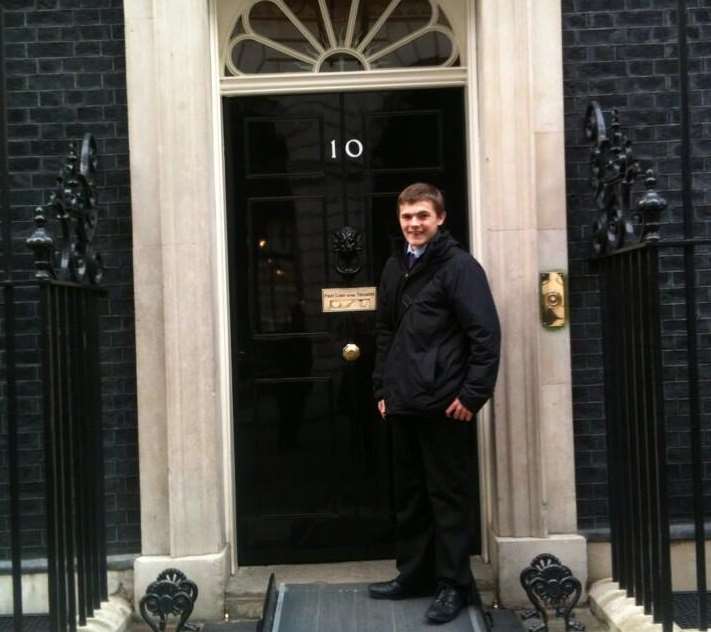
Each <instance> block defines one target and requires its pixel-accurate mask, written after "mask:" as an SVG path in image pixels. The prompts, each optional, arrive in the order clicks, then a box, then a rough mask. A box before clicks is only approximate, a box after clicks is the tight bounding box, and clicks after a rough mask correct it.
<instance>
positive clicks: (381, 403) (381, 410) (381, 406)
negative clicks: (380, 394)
mask: <svg viewBox="0 0 711 632" xmlns="http://www.w3.org/2000/svg"><path fill="white" fill-rule="evenodd" d="M378 412H379V413H380V416H381V417H382V418H383V419H385V414H386V413H385V400H384V399H381V400H380V401H379V402H378Z"/></svg>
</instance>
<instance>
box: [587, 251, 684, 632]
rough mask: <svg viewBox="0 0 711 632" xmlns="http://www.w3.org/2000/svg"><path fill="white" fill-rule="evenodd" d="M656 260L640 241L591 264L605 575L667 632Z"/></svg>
mask: <svg viewBox="0 0 711 632" xmlns="http://www.w3.org/2000/svg"><path fill="white" fill-rule="evenodd" d="M658 261H659V259H658V251H657V248H656V247H655V245H654V244H648V243H647V244H642V245H640V246H635V247H631V248H629V249H626V250H621V251H619V252H616V253H614V254H612V255H609V256H607V257H604V258H602V259H601V260H600V261H599V262H598V264H599V270H600V280H601V288H600V289H601V292H602V299H603V300H602V315H603V319H602V320H603V352H604V356H605V387H606V388H605V400H606V413H607V454H608V465H607V467H608V480H609V502H610V531H611V534H610V535H611V545H612V574H613V578H614V579H615V580H616V581H618V582H619V584H620V587H621V588H624V589H626V590H627V593H628V595H629V596H634V597H635V598H636V599H637V603H638V604H640V605H643V606H644V608H645V611H646V612H647V613H648V614H649V613H652V614H653V615H654V619H655V621H656V622H658V623H659V622H662V623H664V629H665V632H667V631H670V630H671V622H672V620H673V612H672V603H671V596H672V591H671V561H670V547H669V545H670V541H669V513H668V508H667V502H668V493H667V477H666V432H665V423H664V401H663V384H662V365H661V357H662V356H661V336H660V331H659V299H658V289H657V269H658Z"/></svg>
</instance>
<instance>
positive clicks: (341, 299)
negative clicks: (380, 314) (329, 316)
mask: <svg viewBox="0 0 711 632" xmlns="http://www.w3.org/2000/svg"><path fill="white" fill-rule="evenodd" d="M321 302H322V304H323V311H324V312H325V313H332V312H374V311H375V305H376V288H374V287H328V288H323V289H322V290H321Z"/></svg>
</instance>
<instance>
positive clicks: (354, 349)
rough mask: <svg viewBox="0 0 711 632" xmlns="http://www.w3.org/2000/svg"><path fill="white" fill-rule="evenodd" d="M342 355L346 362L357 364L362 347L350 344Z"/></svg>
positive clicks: (344, 348)
mask: <svg viewBox="0 0 711 632" xmlns="http://www.w3.org/2000/svg"><path fill="white" fill-rule="evenodd" d="M341 354H342V355H343V359H344V360H345V361H346V362H355V361H356V360H357V359H358V358H360V347H359V346H358V345H356V344H353V343H352V342H349V343H348V344H347V345H346V346H345V347H343V351H342V352H341Z"/></svg>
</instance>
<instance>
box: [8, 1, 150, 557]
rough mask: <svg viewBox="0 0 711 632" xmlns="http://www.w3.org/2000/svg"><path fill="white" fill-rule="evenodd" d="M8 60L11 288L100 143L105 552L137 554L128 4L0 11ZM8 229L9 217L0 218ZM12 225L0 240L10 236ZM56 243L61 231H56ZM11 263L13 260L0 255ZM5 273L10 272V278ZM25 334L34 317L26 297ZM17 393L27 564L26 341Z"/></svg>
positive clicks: (38, 547) (34, 432)
mask: <svg viewBox="0 0 711 632" xmlns="http://www.w3.org/2000/svg"><path fill="white" fill-rule="evenodd" d="M0 7H2V9H4V11H3V18H4V28H3V32H2V39H3V43H4V50H3V52H4V56H5V80H6V87H7V91H6V94H5V95H3V96H4V99H3V100H4V101H5V107H6V115H7V136H8V139H7V150H8V156H7V158H8V171H9V183H8V184H9V192H8V195H7V198H6V199H7V200H8V201H9V205H10V209H11V213H12V226H11V229H12V237H13V242H14V247H13V255H14V256H13V261H12V264H11V265H12V267H13V268H14V277H15V278H16V279H22V278H28V277H29V276H30V275H31V274H32V271H31V269H32V260H31V255H30V253H29V251H28V250H27V248H26V247H25V245H24V240H25V239H26V238H27V237H28V236H29V234H30V233H31V231H32V229H33V224H32V217H33V208H34V207H35V206H37V205H39V204H43V203H46V202H47V201H48V196H49V193H51V191H52V189H53V186H54V184H55V179H56V177H57V175H58V173H59V170H60V168H61V167H62V163H63V159H64V157H65V156H66V154H67V149H68V142H69V141H78V142H80V141H81V139H82V137H83V135H84V134H85V133H86V132H91V133H93V134H94V136H95V137H96V140H97V143H98V154H99V160H100V163H99V171H98V176H97V190H98V200H99V203H98V206H99V223H98V229H97V238H96V247H97V249H98V250H99V252H101V254H102V257H103V261H104V265H105V268H106V272H105V276H104V285H105V287H106V289H107V290H108V299H107V300H106V302H105V304H104V307H103V308H102V315H101V331H102V333H103V341H102V348H101V370H102V380H103V401H102V405H103V425H104V446H105V450H104V451H105V457H106V477H105V479H106V480H105V482H106V507H107V510H108V514H107V532H108V533H107V535H108V548H109V552H110V553H120V552H133V551H138V550H139V548H140V533H139V497H138V493H139V491H138V465H137V436H136V435H137V431H136V395H135V393H136V384H135V349H134V317H133V293H132V285H131V279H132V270H131V210H130V196H129V170H128V130H127V112H126V80H125V61H124V41H123V39H124V35H123V9H122V0H1V1H0ZM3 219H4V218H3ZM7 228H8V227H7V225H4V226H3V230H7ZM54 229H55V236H57V232H56V231H57V230H58V226H56V225H54ZM3 254H4V255H6V254H7V253H3ZM3 272H5V271H4V270H3ZM23 300H24V303H23V305H22V306H21V311H20V314H19V317H20V320H19V323H18V324H19V326H20V327H21V328H22V327H27V328H28V331H29V328H30V327H31V326H32V325H33V324H34V320H35V317H36V314H37V311H36V307H37V306H36V304H34V303H33V301H34V298H33V296H32V295H27V296H26V297H24V299H23ZM19 344H20V345H22V346H23V347H24V351H25V352H26V354H25V356H23V359H24V361H25V363H26V366H24V367H23V369H22V372H21V373H20V375H19V379H20V384H19V389H20V426H21V431H20V437H19V441H20V464H21V483H22V502H21V510H22V524H23V533H22V540H23V545H24V555H25V556H26V557H33V556H37V555H40V556H41V555H42V554H43V551H44V539H43V535H42V532H43V528H44V498H43V491H42V485H41V481H42V477H43V472H42V467H41V463H42V461H41V435H40V421H39V410H40V396H41V384H40V382H39V380H38V373H37V367H36V366H34V365H33V362H34V361H33V359H32V355H31V350H32V346H33V338H32V336H31V335H29V334H28V335H24V336H22V337H21V341H20V343H19ZM5 432H6V430H5V426H4V424H3V426H2V427H0V560H2V559H7V557H8V545H9V540H8V533H7V515H8V508H7V484H6V483H7V476H6V472H7V470H6V469H5V467H6V463H5V458H6V455H5V449H4V447H5V441H6V435H5V434H3V433H5Z"/></svg>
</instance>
